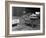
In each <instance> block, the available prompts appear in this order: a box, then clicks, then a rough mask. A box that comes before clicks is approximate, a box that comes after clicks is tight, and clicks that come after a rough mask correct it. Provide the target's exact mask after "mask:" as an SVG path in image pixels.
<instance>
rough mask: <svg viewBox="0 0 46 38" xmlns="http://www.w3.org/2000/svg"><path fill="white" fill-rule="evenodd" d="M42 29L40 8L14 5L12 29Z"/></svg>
mask: <svg viewBox="0 0 46 38" xmlns="http://www.w3.org/2000/svg"><path fill="white" fill-rule="evenodd" d="M23 30H25V31H26V30H40V8H36V7H12V31H23Z"/></svg>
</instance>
